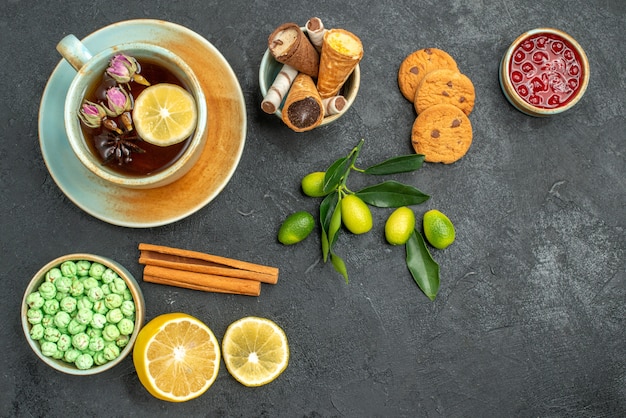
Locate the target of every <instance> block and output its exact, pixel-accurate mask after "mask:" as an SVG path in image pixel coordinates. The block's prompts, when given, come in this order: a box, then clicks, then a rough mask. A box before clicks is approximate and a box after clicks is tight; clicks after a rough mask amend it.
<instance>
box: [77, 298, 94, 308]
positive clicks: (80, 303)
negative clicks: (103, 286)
mask: <svg viewBox="0 0 626 418" xmlns="http://www.w3.org/2000/svg"><path fill="white" fill-rule="evenodd" d="M76 309H78V310H79V311H80V310H81V309H87V310H91V309H93V302H92V301H90V300H89V298H88V297H87V296H83V297H82V298H80V299H78V300H77V301H76Z"/></svg>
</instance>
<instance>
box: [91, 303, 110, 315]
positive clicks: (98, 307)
mask: <svg viewBox="0 0 626 418" xmlns="http://www.w3.org/2000/svg"><path fill="white" fill-rule="evenodd" d="M93 311H94V312H95V313H99V314H102V315H105V314H106V313H107V312H108V311H109V308H107V305H106V303H104V301H103V300H99V301H97V302H94V304H93Z"/></svg>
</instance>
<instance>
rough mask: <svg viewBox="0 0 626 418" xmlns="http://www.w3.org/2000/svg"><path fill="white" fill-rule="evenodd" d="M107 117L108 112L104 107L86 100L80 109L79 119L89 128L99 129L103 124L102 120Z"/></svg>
mask: <svg viewBox="0 0 626 418" xmlns="http://www.w3.org/2000/svg"><path fill="white" fill-rule="evenodd" d="M105 116H106V110H105V109H104V107H102V106H101V105H99V104H97V103H93V102H90V101H89V100H85V102H84V103H83V105H82V106H81V107H80V110H79V112H78V117H79V119H80V120H81V122H83V123H84V124H85V126H88V127H89V128H99V127H100V125H101V124H102V119H103V118H104V117H105Z"/></svg>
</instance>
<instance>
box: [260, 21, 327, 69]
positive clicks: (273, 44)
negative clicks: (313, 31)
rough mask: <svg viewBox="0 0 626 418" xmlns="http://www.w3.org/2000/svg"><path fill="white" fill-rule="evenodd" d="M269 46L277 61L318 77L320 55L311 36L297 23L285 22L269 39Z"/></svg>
mask: <svg viewBox="0 0 626 418" xmlns="http://www.w3.org/2000/svg"><path fill="white" fill-rule="evenodd" d="M267 44H268V48H269V50H270V52H271V54H272V55H273V56H274V58H275V59H276V61H278V62H280V63H282V64H288V65H290V66H292V67H293V68H295V69H296V70H298V71H300V72H302V73H304V74H307V75H310V76H311V77H317V73H318V71H319V64H320V56H319V53H318V52H317V50H316V49H315V47H314V46H313V44H312V43H311V41H310V40H309V38H308V37H307V36H306V35H305V34H304V32H302V29H300V26H298V25H296V24H295V23H283V24H282V25H280V26H279V27H277V28H276V29H275V30H274V32H272V33H271V35H270V36H269V38H268V39H267Z"/></svg>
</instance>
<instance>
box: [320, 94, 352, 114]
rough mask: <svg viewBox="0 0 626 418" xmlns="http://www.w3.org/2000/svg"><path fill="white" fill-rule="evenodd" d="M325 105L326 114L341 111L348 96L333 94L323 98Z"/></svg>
mask: <svg viewBox="0 0 626 418" xmlns="http://www.w3.org/2000/svg"><path fill="white" fill-rule="evenodd" d="M322 104H323V105H324V116H332V115H336V114H338V113H341V112H342V111H343V109H344V108H345V107H346V104H347V102H346V98H345V97H343V96H333V97H328V98H326V99H322Z"/></svg>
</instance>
